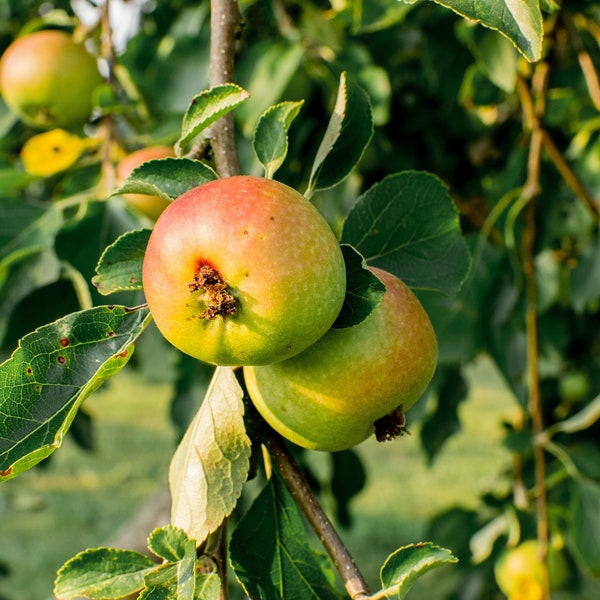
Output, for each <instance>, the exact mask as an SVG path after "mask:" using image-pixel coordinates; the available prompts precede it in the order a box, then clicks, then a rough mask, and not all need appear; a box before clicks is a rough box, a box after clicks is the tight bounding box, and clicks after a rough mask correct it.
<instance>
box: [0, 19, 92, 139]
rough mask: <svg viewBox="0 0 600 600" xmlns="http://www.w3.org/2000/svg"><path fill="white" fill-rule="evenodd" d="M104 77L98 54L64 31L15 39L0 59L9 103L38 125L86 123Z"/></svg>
mask: <svg viewBox="0 0 600 600" xmlns="http://www.w3.org/2000/svg"><path fill="white" fill-rule="evenodd" d="M101 81H102V77H101V76H100V73H99V71H98V67H97V65H96V60H95V58H94V57H93V56H92V55H91V54H89V52H87V50H86V49H85V48H84V47H83V45H81V44H78V43H76V42H75V41H74V40H73V38H72V37H71V36H70V35H69V34H68V33H65V32H64V31H59V30H57V29H44V30H41V31H36V32H34V33H30V34H28V35H25V36H23V37H20V38H17V39H16V40H15V41H14V42H13V43H12V44H10V46H8V48H7V49H6V51H5V52H4V54H3V55H2V58H1V60H0V90H1V91H2V95H3V97H4V101H5V102H6V104H7V106H8V108H9V109H10V110H11V111H13V112H14V113H16V114H17V115H18V116H19V117H20V118H21V119H22V120H23V121H24V122H25V123H27V124H28V125H31V126H33V127H36V128H39V129H52V128H55V127H61V128H69V127H75V126H80V125H83V123H85V122H86V120H87V119H88V117H89V115H90V112H91V110H92V93H93V91H94V89H95V88H96V86H97V85H98V84H100V82H101Z"/></svg>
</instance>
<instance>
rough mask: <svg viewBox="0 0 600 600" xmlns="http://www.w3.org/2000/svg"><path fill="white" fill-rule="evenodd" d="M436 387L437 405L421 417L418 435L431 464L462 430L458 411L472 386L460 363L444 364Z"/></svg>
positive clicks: (436, 379) (440, 369)
mask: <svg viewBox="0 0 600 600" xmlns="http://www.w3.org/2000/svg"><path fill="white" fill-rule="evenodd" d="M434 384H436V387H437V394H436V396H437V405H436V407H435V409H434V410H432V411H431V412H429V413H428V414H427V415H426V416H425V417H424V418H423V421H422V427H421V432H420V434H419V437H420V439H421V444H422V446H423V449H424V450H425V453H426V455H427V460H428V461H429V464H431V463H432V461H433V459H434V458H435V457H436V456H437V454H438V452H439V451H440V450H441V449H442V447H443V445H444V444H445V443H446V441H447V440H448V439H449V438H450V437H451V436H452V435H454V434H456V433H458V432H459V431H460V419H459V416H458V411H459V407H460V404H461V402H463V401H464V400H466V399H467V396H468V393H469V386H468V384H467V382H466V381H465V379H464V377H463V375H462V372H461V369H460V367H457V366H456V365H454V364H450V365H443V366H441V367H440V368H439V369H438V371H437V373H436V375H435V379H434Z"/></svg>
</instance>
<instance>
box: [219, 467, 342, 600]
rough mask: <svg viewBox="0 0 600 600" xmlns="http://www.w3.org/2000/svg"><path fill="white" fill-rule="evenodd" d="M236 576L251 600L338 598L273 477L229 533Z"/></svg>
mask: <svg viewBox="0 0 600 600" xmlns="http://www.w3.org/2000/svg"><path fill="white" fill-rule="evenodd" d="M229 551H230V558H231V563H232V566H233V570H234V572H235V574H236V577H237V578H238V579H239V581H240V582H241V584H242V586H243V587H244V589H245V590H246V593H247V594H248V595H249V596H250V597H251V598H254V599H255V600H274V599H280V600H288V599H290V598H302V599H303V600H304V599H309V598H314V599H315V600H330V599H331V600H337V599H339V598H340V596H339V594H338V593H337V592H336V591H335V589H334V588H332V587H331V585H330V584H329V582H328V580H327V578H326V576H325V575H324V573H323V571H322V570H321V567H320V565H319V559H317V557H316V555H315V554H314V553H313V551H312V550H311V549H310V545H309V542H308V537H307V534H306V529H305V528H304V523H303V521H302V517H301V515H300V513H299V512H298V508H297V506H296V503H295V502H294V499H293V497H292V495H291V494H290V492H289V491H288V490H287V488H286V487H285V485H284V484H283V482H282V481H281V479H280V477H279V476H278V475H277V474H276V473H274V474H273V476H272V477H271V479H270V481H269V483H268V484H267V485H266V486H265V487H264V489H263V490H262V491H261V493H260V494H259V495H258V497H257V498H256V500H255V501H254V503H253V504H252V506H251V507H250V509H249V510H248V512H247V513H246V514H245V515H244V517H243V518H242V520H241V521H240V523H239V524H238V526H237V529H236V530H235V531H234V532H233V535H232V538H231V543H230V545H229Z"/></svg>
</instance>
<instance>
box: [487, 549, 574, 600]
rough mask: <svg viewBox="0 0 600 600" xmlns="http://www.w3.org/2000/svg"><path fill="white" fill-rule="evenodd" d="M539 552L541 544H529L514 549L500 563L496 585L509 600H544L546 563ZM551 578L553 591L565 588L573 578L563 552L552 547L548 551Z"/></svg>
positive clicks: (496, 574) (496, 566)
mask: <svg viewBox="0 0 600 600" xmlns="http://www.w3.org/2000/svg"><path fill="white" fill-rule="evenodd" d="M539 549H540V546H539V543H538V541H537V540H525V541H524V542H521V543H520V544H519V545H518V546H515V547H514V548H507V549H506V550H504V552H502V554H501V555H500V557H499V558H498V560H497V561H496V564H495V565H494V575H495V577H496V583H497V584H498V587H499V588H500V590H501V591H502V592H503V593H504V594H506V596H508V598H509V599H511V600H513V599H514V600H517V598H531V599H532V600H533V599H535V598H536V597H539V598H540V599H541V598H542V562H541V560H540V554H539V551H540V550H539ZM548 575H549V577H550V589H553V590H556V589H559V588H561V587H562V586H564V585H565V583H566V582H567V580H568V578H569V565H568V563H567V559H566V558H565V556H564V554H563V553H562V552H561V551H560V550H556V549H554V548H552V547H549V549H548ZM525 592H527V595H525Z"/></svg>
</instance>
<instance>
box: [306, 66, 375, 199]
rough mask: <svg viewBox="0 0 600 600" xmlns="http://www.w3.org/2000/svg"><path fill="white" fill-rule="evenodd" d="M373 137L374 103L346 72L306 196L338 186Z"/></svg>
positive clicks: (314, 165)
mask: <svg viewBox="0 0 600 600" xmlns="http://www.w3.org/2000/svg"><path fill="white" fill-rule="evenodd" d="M372 136H373V118H372V116H371V105H370V102H369V98H368V96H367V95H366V94H365V92H364V91H363V90H362V89H361V88H360V87H359V86H358V85H357V84H356V83H354V82H353V81H351V80H348V79H347V77H346V74H345V73H342V75H341V77H340V85H339V88H338V95H337V99H336V101H335V107H334V109H333V113H332V114H331V117H330V119H329V123H328V125H327V129H326V130H325V135H324V136H323V140H322V141H321V144H320V146H319V148H318V150H317V155H316V157H315V160H314V163H313V167H312V171H311V173H310V180H309V182H308V188H307V190H306V192H305V196H306V197H307V198H310V196H312V194H314V192H316V191H317V190H324V189H327V188H330V187H333V186H334V185H337V184H338V183H340V181H342V180H343V179H345V178H346V177H347V176H348V175H349V174H350V172H351V171H352V169H354V167H355V166H356V165H357V163H358V161H359V160H360V159H361V157H362V155H363V153H364V151H365V149H366V147H367V146H368V144H369V142H370V141H371V137H372Z"/></svg>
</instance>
